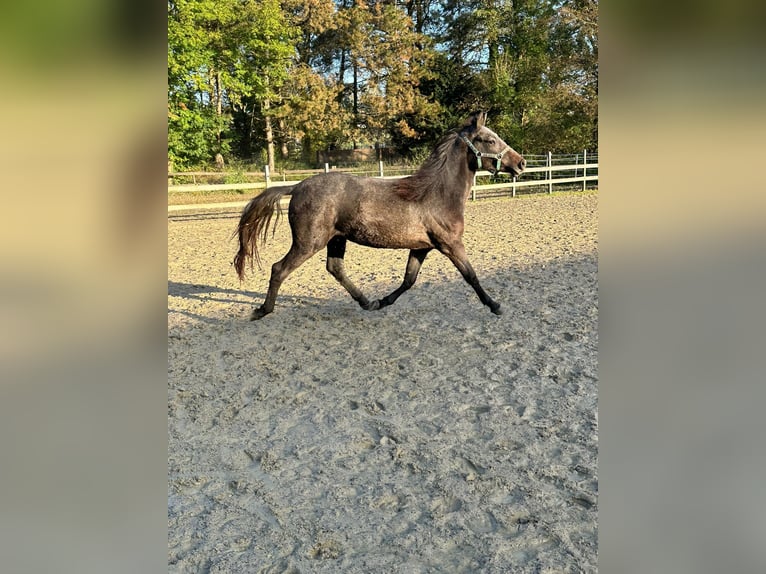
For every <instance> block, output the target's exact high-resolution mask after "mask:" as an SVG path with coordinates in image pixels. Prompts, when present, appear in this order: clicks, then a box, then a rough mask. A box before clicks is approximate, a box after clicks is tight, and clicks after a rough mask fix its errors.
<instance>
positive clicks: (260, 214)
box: [232, 187, 292, 281]
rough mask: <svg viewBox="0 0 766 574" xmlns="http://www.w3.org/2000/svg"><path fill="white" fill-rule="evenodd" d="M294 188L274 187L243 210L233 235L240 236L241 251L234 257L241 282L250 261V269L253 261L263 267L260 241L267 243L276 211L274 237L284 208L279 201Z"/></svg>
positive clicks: (255, 198)
mask: <svg viewBox="0 0 766 574" xmlns="http://www.w3.org/2000/svg"><path fill="white" fill-rule="evenodd" d="M291 193H292V187H273V188H271V189H267V190H265V191H264V192H263V193H261V194H259V195H256V196H255V197H254V198H253V199H251V200H250V203H248V204H247V205H246V206H245V208H244V209H243V210H242V216H241V217H240V218H239V225H238V226H237V229H236V231H235V232H234V234H233V235H232V237H233V236H234V235H237V236H239V251H237V254H236V255H235V256H234V268H235V269H236V270H237V275H238V276H239V280H240V281H242V280H244V278H245V264H246V263H247V261H248V260H249V261H250V269H251V270H252V268H253V261H255V263H256V264H257V265H258V269H262V268H263V267H261V257H260V254H259V253H258V240H259V238H260V241H261V244H263V243H265V242H266V239H267V238H268V235H269V223H271V219H272V217H273V216H274V213H275V210H276V214H277V217H276V219H275V220H274V226H273V228H272V230H271V234H272V236H273V235H274V232H275V231H276V229H277V223H279V218H280V217H281V216H282V207H281V206H280V205H279V200H280V199H281V198H282V196H283V195H290V194H291Z"/></svg>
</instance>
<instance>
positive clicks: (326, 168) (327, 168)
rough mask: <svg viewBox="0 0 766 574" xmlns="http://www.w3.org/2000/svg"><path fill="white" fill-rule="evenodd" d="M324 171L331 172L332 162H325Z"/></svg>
mask: <svg viewBox="0 0 766 574" xmlns="http://www.w3.org/2000/svg"><path fill="white" fill-rule="evenodd" d="M324 172H325V173H330V164H329V163H327V162H325V164H324Z"/></svg>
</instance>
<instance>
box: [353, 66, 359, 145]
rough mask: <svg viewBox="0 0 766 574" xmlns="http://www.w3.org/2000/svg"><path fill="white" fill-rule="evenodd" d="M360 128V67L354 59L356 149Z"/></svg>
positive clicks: (354, 142) (354, 141)
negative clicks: (357, 131) (357, 134)
mask: <svg viewBox="0 0 766 574" xmlns="http://www.w3.org/2000/svg"><path fill="white" fill-rule="evenodd" d="M358 127H359V65H358V64H357V62H356V58H354V140H353V147H354V149H356V130H357V128H358Z"/></svg>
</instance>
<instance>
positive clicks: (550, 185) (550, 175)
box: [548, 152, 553, 193]
mask: <svg viewBox="0 0 766 574" xmlns="http://www.w3.org/2000/svg"><path fill="white" fill-rule="evenodd" d="M552 160H553V158H552V154H551V152H548V193H553V170H552V169H551V165H552V163H553V161H552Z"/></svg>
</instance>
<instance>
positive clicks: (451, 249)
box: [439, 240, 503, 315]
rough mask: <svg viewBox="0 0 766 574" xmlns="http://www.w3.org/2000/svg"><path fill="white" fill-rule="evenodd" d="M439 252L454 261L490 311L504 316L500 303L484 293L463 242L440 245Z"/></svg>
mask: <svg viewBox="0 0 766 574" xmlns="http://www.w3.org/2000/svg"><path fill="white" fill-rule="evenodd" d="M439 251H441V252H442V253H444V255H446V256H447V257H448V258H449V260H450V261H452V263H453V264H454V265H455V267H457V269H458V271H460V274H461V275H462V276H463V279H465V280H466V282H467V283H468V284H469V285H470V286H471V287H473V290H474V291H476V294H477V295H478V296H479V300H480V301H481V302H482V303H484V304H485V305H486V306H487V307H489V310H490V311H492V312H493V313H494V314H495V315H502V314H503V311H502V310H501V309H500V303H498V302H497V301H495V300H494V299H492V297H490V296H489V295H487V292H486V291H484V289H483V288H482V286H481V285H480V284H479V278H478V277H476V272H475V271H474V270H473V267H472V266H471V262H470V261H468V255H466V252H465V246H464V245H463V242H462V241H460V240H458V241H456V242H453V243H451V244H450V245H440V246H439Z"/></svg>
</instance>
